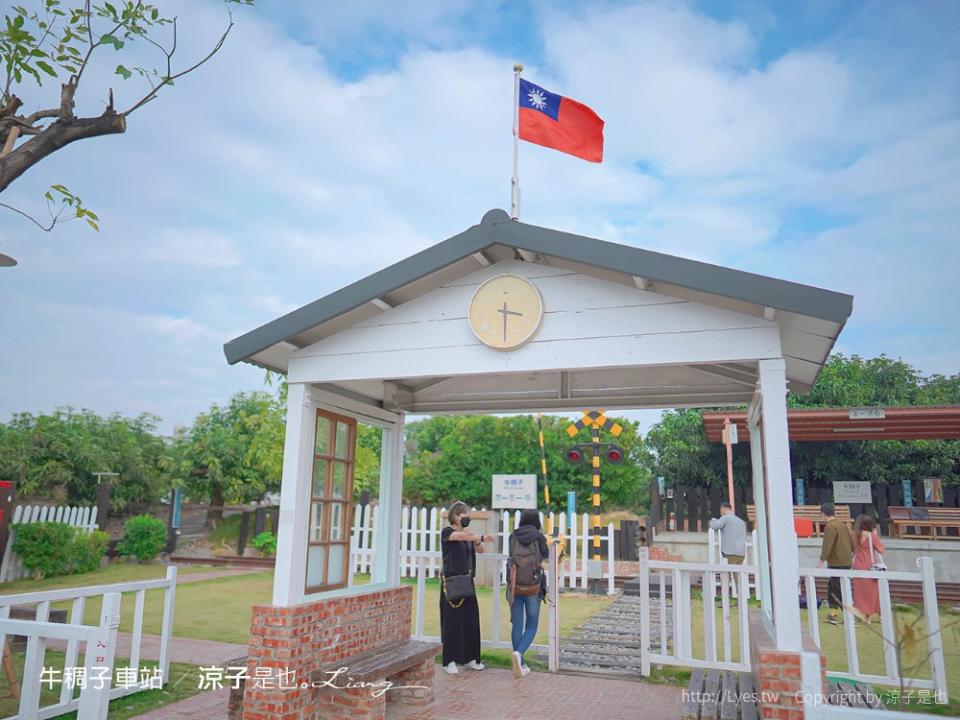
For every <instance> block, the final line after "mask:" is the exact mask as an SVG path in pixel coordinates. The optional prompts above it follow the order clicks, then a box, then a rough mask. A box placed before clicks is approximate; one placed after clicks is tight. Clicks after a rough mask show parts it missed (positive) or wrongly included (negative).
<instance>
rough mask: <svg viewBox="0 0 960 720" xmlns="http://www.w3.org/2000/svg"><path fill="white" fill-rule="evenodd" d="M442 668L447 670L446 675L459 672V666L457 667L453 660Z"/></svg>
mask: <svg viewBox="0 0 960 720" xmlns="http://www.w3.org/2000/svg"><path fill="white" fill-rule="evenodd" d="M444 670H446V671H447V675H459V674H460V670H459V668H457V664H456V663H455V662H452V663H450V664H449V665H447V667H446V668H444Z"/></svg>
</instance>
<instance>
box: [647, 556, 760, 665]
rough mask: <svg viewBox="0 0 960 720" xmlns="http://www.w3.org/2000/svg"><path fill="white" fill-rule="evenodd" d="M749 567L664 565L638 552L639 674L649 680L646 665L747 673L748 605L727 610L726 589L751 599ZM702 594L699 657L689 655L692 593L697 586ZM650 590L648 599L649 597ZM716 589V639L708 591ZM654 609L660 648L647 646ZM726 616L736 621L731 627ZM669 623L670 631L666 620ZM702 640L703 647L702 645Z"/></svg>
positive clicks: (752, 569) (739, 604) (711, 596)
mask: <svg viewBox="0 0 960 720" xmlns="http://www.w3.org/2000/svg"><path fill="white" fill-rule="evenodd" d="M756 572H757V568H756V566H754V565H730V564H728V563H727V562H726V560H724V561H723V562H721V563H715V562H709V563H688V562H666V561H659V560H651V559H650V551H649V549H647V548H645V547H644V548H640V628H641V629H640V638H641V646H640V652H641V659H640V663H641V672H642V673H643V674H644V675H649V674H650V665H651V663H656V664H662V665H680V666H683V667H693V668H711V669H718V670H731V671H735V672H736V671H749V670H750V623H749V621H748V615H747V610H748V607H747V602H746V600H744V601H742V602H741V601H738V602H737V605H736V608H734V607H733V606H732V602H731V601H732V598H731V596H730V589H731V588H736V594H737V595H738V596H739V597H740V598H747V597H749V596H750V590H749V582H750V576H751V575H756ZM698 584H699V585H700V587H701V588H702V589H703V594H702V603H701V605H702V608H701V609H702V613H703V631H702V632H703V637H702V638H698V642H697V643H696V644H697V646H699V647H702V654H697V655H695V654H694V650H693V647H694V643H693V636H692V632H693V631H694V628H695V625H694V624H693V623H692V622H690V618H691V613H692V612H693V603H692V600H693V598H694V595H693V589H694V587H696V585H698ZM668 585H669V588H670V589H669V595H670V602H669V603H668V602H667V595H668V591H667V586H668ZM651 587H652V589H653V595H651ZM718 587H719V597H720V601H721V604H720V610H721V613H720V619H719V622H720V634H719V642H718V637H717V608H716V607H715V605H714V602H715V597H716V596H715V595H714V594H713V592H710V589H711V588H718ZM653 603H656V604H657V609H658V610H659V612H658V613H657V614H656V615H657V617H658V618H659V638H660V639H659V643H658V645H656V646H652V644H651V642H650V638H651V635H650V618H651V609H652V604H653ZM731 614H735V615H736V617H737V620H738V621H737V623H736V626H735V627H734V626H733V624H732V623H731ZM668 618H669V619H670V620H671V625H672V629H671V628H670V627H669V626H668V624H667V620H668ZM701 640H702V642H701Z"/></svg>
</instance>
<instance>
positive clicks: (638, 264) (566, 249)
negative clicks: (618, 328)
mask: <svg viewBox="0 0 960 720" xmlns="http://www.w3.org/2000/svg"><path fill="white" fill-rule="evenodd" d="M494 241H495V242H497V243H500V244H503V245H511V246H513V247H518V248H521V249H523V250H529V251H530V252H536V253H541V254H543V255H556V256H558V257H562V258H565V259H567V260H573V261H575V262H580V263H583V264H585V265H592V266H594V267H599V268H603V269H605V270H613V271H616V272H622V273H629V274H631V275H636V276H639V277H644V278H646V279H648V280H652V281H654V282H656V281H660V282H665V283H669V284H671V285H679V286H681V287H685V288H688V289H691V290H698V291H701V292H706V293H710V294H712V295H720V296H723V297H728V298H733V299H736V300H744V301H746V302H751V303H755V304H757V305H762V306H764V307H772V308H775V309H778V310H786V311H788V312H795V313H797V314H800V315H808V316H810V317H815V318H819V319H821V320H829V321H831V322H836V323H840V324H841V325H842V324H843V323H845V322H846V319H847V318H848V317H850V314H851V313H852V312H853V296H851V295H847V294H844V293H839V292H835V291H833V290H824V289H822V288H818V287H813V286H811V285H803V284H801V283H796V282H791V281H789V280H780V279H777V278H771V277H767V276H766V275H757V274H755V273H751V272H747V271H745V270H734V269H732V268H727V267H723V266H721V265H712V264H710V263H705V262H702V261H700V260H691V259H688V258H682V257H676V256H674V255H666V254H664V253H659V252H654V251H653V250H643V249H641V248H637V247H632V246H629V245H619V244H617V243H612V242H608V241H606V240H599V239H597V238H591V237H585V236H582V235H575V234H573V233H567V232H563V231H561V230H551V229H549V228H543V227H540V226H537V225H527V224H525V223H521V222H506V223H504V222H498V223H497V224H496V225H495V226H494Z"/></svg>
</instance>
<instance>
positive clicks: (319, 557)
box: [307, 545, 327, 587]
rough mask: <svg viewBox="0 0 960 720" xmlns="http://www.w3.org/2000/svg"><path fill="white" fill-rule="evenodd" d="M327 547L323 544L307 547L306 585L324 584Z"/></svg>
mask: <svg viewBox="0 0 960 720" xmlns="http://www.w3.org/2000/svg"><path fill="white" fill-rule="evenodd" d="M326 560H327V548H326V547H325V546H323V545H311V546H309V547H308V548H307V587H316V586H317V585H323V584H324V579H323V578H324V569H325V568H326Z"/></svg>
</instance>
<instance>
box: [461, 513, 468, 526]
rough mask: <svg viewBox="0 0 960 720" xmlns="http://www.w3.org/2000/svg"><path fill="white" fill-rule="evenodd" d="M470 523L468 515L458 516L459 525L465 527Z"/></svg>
mask: <svg viewBox="0 0 960 720" xmlns="http://www.w3.org/2000/svg"><path fill="white" fill-rule="evenodd" d="M469 524H470V516H469V515H468V516H467V517H462V518H460V527H467V526H468V525H469Z"/></svg>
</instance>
